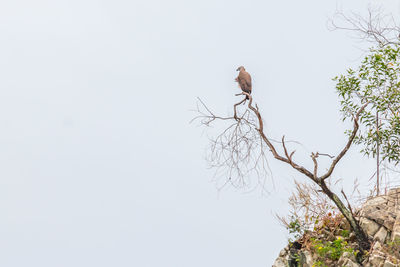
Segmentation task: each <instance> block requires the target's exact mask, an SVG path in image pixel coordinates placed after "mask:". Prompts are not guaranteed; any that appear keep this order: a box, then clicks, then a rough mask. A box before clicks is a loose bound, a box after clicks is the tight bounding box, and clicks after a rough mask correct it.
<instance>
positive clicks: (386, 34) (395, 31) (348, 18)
mask: <svg viewBox="0 0 400 267" xmlns="http://www.w3.org/2000/svg"><path fill="white" fill-rule="evenodd" d="M328 28H329V29H331V30H345V31H349V32H350V33H352V35H353V37H355V38H357V39H360V40H361V41H363V42H368V43H371V44H373V45H376V44H378V45H383V46H385V45H390V44H399V43H400V42H399V34H400V26H399V24H398V22H397V21H396V19H395V18H394V17H393V15H392V14H388V13H385V12H384V11H383V9H382V8H379V7H375V8H374V7H369V8H368V10H367V14H366V16H362V15H360V14H358V13H354V12H349V13H347V14H346V13H344V12H343V11H341V10H337V11H336V12H335V14H334V16H333V17H332V18H331V19H330V20H328Z"/></svg>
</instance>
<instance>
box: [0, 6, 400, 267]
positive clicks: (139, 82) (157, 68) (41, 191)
mask: <svg viewBox="0 0 400 267" xmlns="http://www.w3.org/2000/svg"><path fill="white" fill-rule="evenodd" d="M347 2H349V1H320V0H312V1H293V0H291V1H288V0H287V1H253V0H249V1H236V0H231V1H216V0H212V1H211V0H203V1H187V0H186V1H184V0H181V1H178V0H158V1H156V0H147V1H136V0H133V1H123V0H114V1H106V0H103V1H94V0H79V1H78V0H68V1H67V0H65V1H50V0H48V1H43V0H37V1H11V0H2V1H1V2H0V127H1V131H0V266H5V267H17V266H18V267H26V266H30V267H36V266H37V267H54V266H57V267H59V266H60V267H64V266H65V267H71V266H73V267H87V266H96V267H103V266H104V267H105V266H118V267H125V266H130V267H132V266H135V267H139V266H140V267H156V266H165V267H188V266H190V267H204V266H208V267H221V266H229V267H245V266H246V267H247V266H254V267H256V266H271V264H272V263H273V260H274V259H275V258H276V257H277V255H278V253H279V251H280V250H281V249H282V248H283V247H284V246H285V245H286V238H287V235H286V231H285V229H283V228H282V227H281V226H280V225H279V223H278V222H277V220H276V219H275V218H274V216H273V214H275V213H276V212H279V213H280V214H285V212H286V211H287V204H286V203H287V196H288V194H289V192H290V191H291V189H292V185H293V179H299V180H300V181H304V179H303V178H302V177H301V175H299V174H297V173H295V172H293V171H291V170H290V169H289V167H288V166H285V165H283V164H279V163H274V162H273V161H272V160H270V161H271V168H272V172H273V175H274V182H275V189H273V188H269V189H270V191H271V193H270V194H269V195H263V194H261V192H260V190H254V191H252V192H250V193H249V192H245V191H241V190H236V189H232V188H227V189H225V190H222V191H220V192H219V191H218V190H217V189H216V187H215V185H214V183H213V182H212V180H213V170H210V169H208V168H207V164H206V162H205V160H204V156H205V153H206V148H207V133H204V131H203V129H202V128H199V127H197V125H196V124H189V121H190V119H191V118H192V117H193V116H194V114H193V113H192V112H190V110H191V109H193V108H194V107H195V106H196V97H201V98H202V99H203V100H204V101H206V102H207V103H208V104H209V106H210V107H212V108H213V109H214V110H215V111H216V112H218V113H219V114H221V115H228V114H229V112H231V110H232V109H231V107H232V104H233V103H234V102H235V101H237V98H235V97H234V94H235V93H237V92H239V89H238V87H237V85H236V84H235V83H234V78H235V77H236V75H237V72H236V71H235V70H236V68H237V67H238V66H239V65H244V66H245V67H246V68H247V70H248V71H249V72H250V73H251V74H252V77H253V81H254V85H253V92H254V98H255V101H256V102H257V103H258V105H259V106H260V109H261V111H262V112H263V114H264V119H265V123H266V129H267V132H268V134H269V135H270V136H271V137H273V138H277V139H278V138H280V136H281V135H282V134H285V135H286V136H287V137H288V138H289V139H295V140H298V141H300V142H301V143H302V144H303V145H304V147H303V150H299V151H298V152H297V153H296V154H297V155H298V156H297V159H298V160H299V161H300V162H304V164H306V165H307V166H311V165H310V164H311V161H310V159H309V157H308V155H309V154H310V152H311V151H316V150H318V151H320V152H326V153H331V154H335V153H337V151H338V150H339V149H340V148H341V147H342V146H343V144H344V143H345V140H346V139H345V136H344V135H343V131H344V130H345V129H346V128H347V127H349V124H346V123H345V124H343V123H342V122H341V120H340V119H341V117H340V113H339V112H338V107H339V105H338V104H339V103H338V99H337V96H336V95H335V90H334V83H333V82H332V80H331V78H332V77H334V76H336V75H338V74H340V73H343V72H344V70H345V69H346V68H348V67H351V66H357V63H358V62H359V60H360V57H361V55H362V51H361V50H360V47H363V46H364V45H365V44H362V43H357V42H356V41H355V40H354V39H351V38H350V37H349V35H348V34H346V33H345V32H331V31H329V30H328V29H327V26H326V23H327V19H328V18H329V17H331V16H332V15H333V13H334V11H335V10H336V8H338V7H339V8H342V9H343V10H345V11H350V10H352V11H355V12H359V13H363V12H365V10H366V8H367V2H366V1H364V0H358V1H352V3H351V4H349V3H347ZM375 2H376V3H378V2H381V1H375ZM375 2H374V3H375ZM385 3H386V4H387V6H386V8H387V9H388V10H391V11H392V12H398V11H399V9H400V6H399V4H398V3H397V1H385ZM373 167H374V163H373V162H371V161H367V160H365V159H363V158H362V157H360V156H358V154H357V149H352V151H351V153H350V154H349V155H348V156H347V157H346V158H345V162H342V163H341V164H340V166H339V168H338V170H337V172H335V174H334V176H335V178H343V179H344V180H345V181H346V182H345V186H346V185H347V184H349V185H351V184H352V181H353V179H354V178H359V179H360V180H361V182H362V183H363V186H365V187H363V188H364V189H365V188H367V186H368V178H369V176H370V175H371V174H372V173H373ZM267 179H268V180H267V185H268V186H270V185H271V180H270V178H267ZM347 181H349V182H347ZM348 190H350V189H348ZM365 190H366V189H365Z"/></svg>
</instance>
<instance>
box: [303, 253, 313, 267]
mask: <svg viewBox="0 0 400 267" xmlns="http://www.w3.org/2000/svg"><path fill="white" fill-rule="evenodd" d="M303 255H304V258H305V262H304V263H303V267H311V266H313V262H314V261H313V257H312V255H311V253H310V252H309V251H304V252H303Z"/></svg>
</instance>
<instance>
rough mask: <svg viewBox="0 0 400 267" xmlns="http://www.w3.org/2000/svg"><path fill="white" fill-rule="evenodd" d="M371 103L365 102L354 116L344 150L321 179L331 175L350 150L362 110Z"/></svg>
mask: <svg viewBox="0 0 400 267" xmlns="http://www.w3.org/2000/svg"><path fill="white" fill-rule="evenodd" d="M368 104H369V101H368V102H367V103H365V104H364V105H363V106H362V107H361V108H360V109H359V110H358V111H357V113H356V116H355V117H354V126H353V132H352V133H351V135H350V137H349V140H348V141H347V144H346V146H345V147H344V148H343V149H342V151H341V152H340V153H339V155H337V156H336V158H335V159H334V160H333V161H332V163H331V166H330V167H329V169H328V171H327V172H326V173H325V174H324V175H322V176H321V178H320V179H321V180H325V179H326V178H328V177H329V176H331V174H332V172H333V170H334V169H335V167H336V164H337V163H338V162H339V160H340V159H341V158H342V157H343V156H344V155H345V154H346V152H347V151H348V150H349V148H350V146H351V144H352V143H353V140H354V137H356V134H357V131H358V128H359V125H358V120H359V117H360V114H361V112H363V110H364V109H365V107H366V106H367V105H368Z"/></svg>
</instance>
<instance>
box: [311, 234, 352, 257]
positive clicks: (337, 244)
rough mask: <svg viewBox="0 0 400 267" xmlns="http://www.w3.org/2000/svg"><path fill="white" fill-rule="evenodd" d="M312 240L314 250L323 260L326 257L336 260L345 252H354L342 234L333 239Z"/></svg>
mask: <svg viewBox="0 0 400 267" xmlns="http://www.w3.org/2000/svg"><path fill="white" fill-rule="evenodd" d="M311 241H312V243H313V250H314V251H315V253H316V254H317V255H318V259H319V260H321V261H323V260H324V259H331V260H334V261H336V260H338V259H339V258H340V256H342V254H343V253H344V252H350V253H354V249H353V248H351V247H350V246H349V244H348V243H347V241H345V240H344V239H343V237H340V236H339V237H338V238H337V239H336V240H333V241H322V240H318V239H312V240H311Z"/></svg>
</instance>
